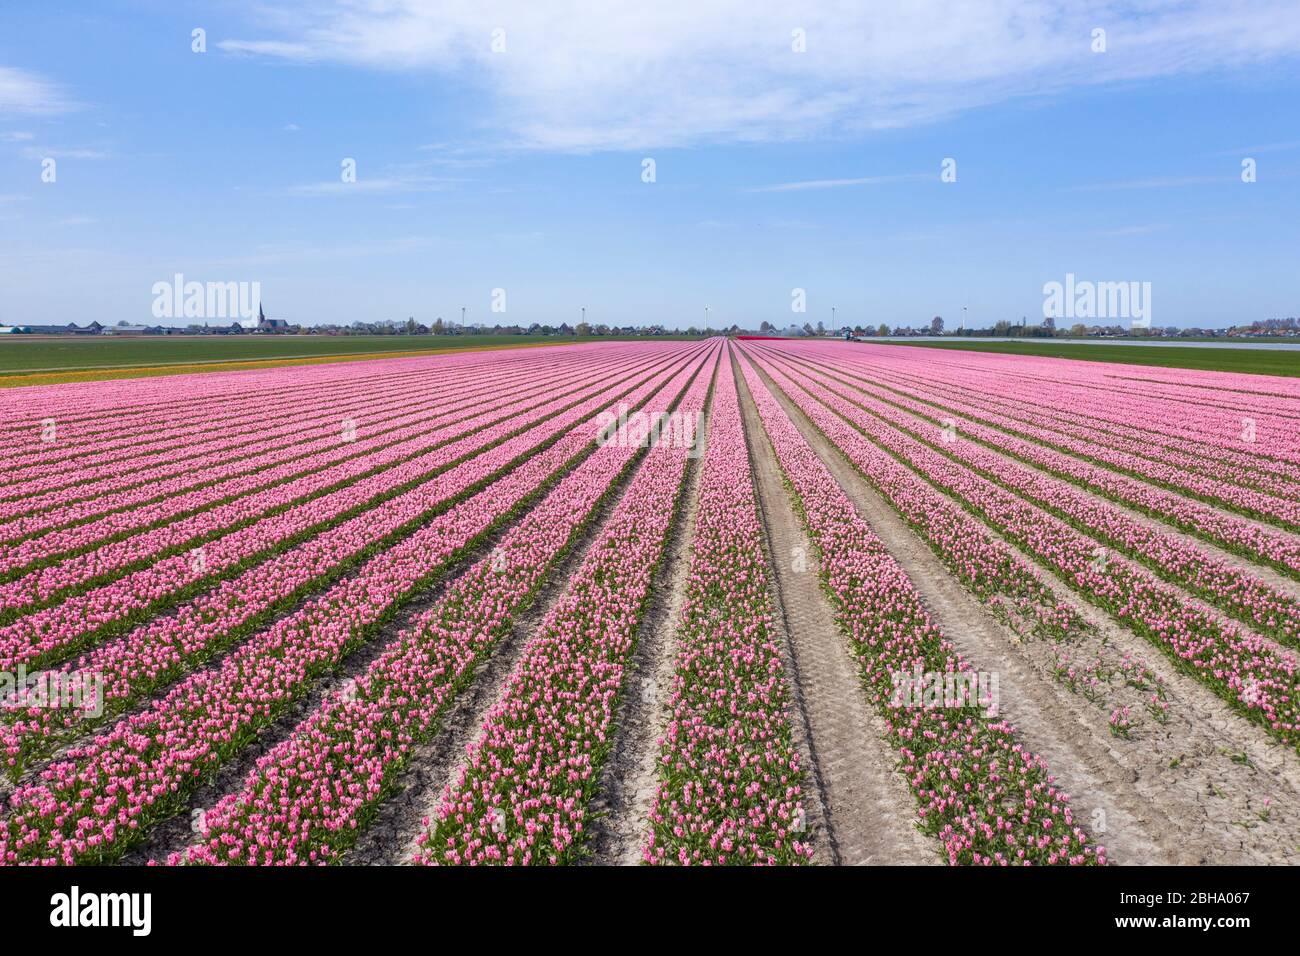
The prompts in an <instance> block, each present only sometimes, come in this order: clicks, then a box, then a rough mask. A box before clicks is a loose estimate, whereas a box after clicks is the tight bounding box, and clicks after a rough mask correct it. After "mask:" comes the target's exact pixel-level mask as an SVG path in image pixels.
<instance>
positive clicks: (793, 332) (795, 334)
mask: <svg viewBox="0 0 1300 956" xmlns="http://www.w3.org/2000/svg"><path fill="white" fill-rule="evenodd" d="M781 334H782V335H784V336H786V337H787V338H792V339H802V338H804V337H806V336H807V335H808V333H807V332H805V331H804V330H803V329H801V328H800V327H799V326H797V325H792V326H790V327H789V328H788V329H786V330H785V331H784V332H782V333H781Z"/></svg>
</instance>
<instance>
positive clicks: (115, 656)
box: [0, 363, 675, 774]
mask: <svg viewBox="0 0 1300 956" xmlns="http://www.w3.org/2000/svg"><path fill="white" fill-rule="evenodd" d="M674 364H675V363H674ZM671 374H672V369H671V368H667V369H661V370H659V371H658V372H656V373H655V374H654V375H653V376H651V377H650V378H649V379H648V380H645V381H643V382H642V383H641V384H639V385H637V386H636V387H635V388H634V389H632V390H630V391H629V392H628V393H626V395H625V396H620V395H618V394H617V393H614V394H611V393H609V392H601V393H599V394H596V395H594V396H592V397H591V398H589V399H588V400H587V401H585V402H583V403H581V404H579V405H574V406H571V407H569V408H568V409H567V410H564V409H561V408H558V407H557V408H556V409H554V410H553V413H552V417H550V418H549V419H547V420H545V421H543V422H541V423H539V424H537V425H534V426H533V427H532V428H530V429H528V430H526V431H524V432H522V433H520V434H518V435H516V436H514V437H512V438H509V439H507V440H505V441H502V442H501V443H500V444H497V445H495V446H493V447H491V448H489V449H486V450H482V451H480V452H479V453H478V454H476V455H474V456H472V457H469V458H467V459H466V460H464V461H462V462H461V463H460V464H459V465H456V466H455V467H454V468H452V469H451V470H449V471H447V472H445V473H444V474H443V475H441V476H440V478H439V480H437V481H433V482H429V483H427V484H425V485H424V486H422V487H419V488H417V489H414V490H413V491H411V492H408V493H407V494H405V495H402V496H401V497H399V498H395V499H393V500H391V501H390V502H388V504H386V506H385V507H384V508H383V509H379V510H375V511H371V512H367V513H365V514H362V515H359V516H357V517H355V518H353V519H351V520H349V521H347V522H345V523H344V524H342V525H340V526H338V527H337V528H336V529H334V530H333V531H331V532H328V533H327V534H325V535H322V536H320V537H319V538H317V539H315V541H313V542H309V543H308V545H309V546H308V545H305V546H303V547H300V548H298V549H295V550H294V551H289V552H286V553H285V554H283V555H281V556H280V557H279V558H278V559H277V560H275V561H272V562H269V563H268V564H267V565H265V566H262V567H261V568H258V567H255V568H252V569H249V570H247V571H245V572H244V573H243V574H241V575H239V576H238V577H235V578H232V579H230V580H227V581H223V582H221V583H220V584H219V585H218V586H217V587H216V588H214V589H213V590H211V591H209V592H207V593H205V594H204V595H202V596H200V597H199V598H198V599H196V600H194V601H192V602H190V603H188V604H186V605H184V606H183V607H182V608H181V609H180V611H179V612H178V613H176V614H174V615H169V616H166V617H160V618H156V619H154V620H152V621H148V622H146V623H144V624H141V625H140V626H138V627H136V628H135V629H134V630H133V631H131V632H130V633H128V634H126V635H124V636H123V637H121V638H120V639H117V640H114V641H111V642H108V643H106V644H104V645H102V646H101V647H99V648H97V649H96V650H94V651H92V652H90V653H89V654H86V655H84V656H83V657H82V658H81V659H79V660H78V661H76V663H75V664H71V665H66V666H65V667H64V668H63V669H62V672H63V673H67V674H69V675H72V676H73V677H76V678H82V677H85V678H94V679H96V680H97V681H98V683H99V684H100V685H102V688H103V700H102V710H103V714H102V715H101V716H100V717H99V718H97V719H96V720H94V721H92V720H91V719H90V718H89V717H87V716H86V715H85V714H83V713H81V712H80V711H78V710H75V709H56V708H50V707H39V706H38V707H24V706H22V704H23V700H22V698H21V697H19V698H18V699H16V700H14V701H13V702H12V705H13V706H12V707H11V708H10V709H9V710H8V712H7V713H6V714H5V715H4V716H5V724H4V725H3V726H0V741H2V742H3V746H4V752H5V755H6V759H7V761H8V765H9V767H10V771H11V773H15V774H16V773H20V772H21V771H22V769H23V768H24V767H25V766H26V765H28V764H29V763H30V762H31V761H32V760H33V759H36V758H39V757H42V756H46V755H48V754H49V753H50V752H51V751H52V750H53V749H54V748H56V747H57V746H59V745H60V744H61V743H62V742H63V740H64V738H66V737H67V736H68V735H70V734H79V733H83V732H84V730H85V728H86V727H87V726H88V725H93V723H96V722H98V721H99V720H102V719H104V718H106V717H111V716H113V715H116V714H118V713H121V712H123V711H124V710H126V709H127V708H128V707H129V706H131V705H133V704H134V703H136V702H138V701H139V700H141V699H143V698H144V697H145V696H146V695H147V694H149V693H150V692H152V691H153V689H154V688H156V687H159V686H163V685H165V684H166V683H168V682H170V681H173V680H175V679H176V678H177V677H178V676H179V675H180V674H183V673H185V672H186V671H188V670H190V669H191V668H193V667H194V666H196V665H199V664H202V663H203V662H204V661H206V660H208V659H210V658H211V657H212V656H213V655H214V654H216V653H217V652H219V651H221V650H223V649H225V648H228V647H230V646H232V645H233V644H234V643H236V642H237V641H239V640H241V639H242V638H243V637H245V636H247V635H248V634H251V633H253V632H254V631H255V630H256V629H257V628H259V627H262V626H264V625H265V624H266V623H267V622H269V621H270V620H271V619H272V618H273V617H274V615H275V614H276V613H278V612H279V611H281V610H283V609H284V608H285V607H288V606H292V605H293V604H294V603H295V602H298V601H300V600H302V598H303V596H304V595H306V594H310V593H314V592H318V591H320V590H321V589H322V588H324V587H327V586H329V585H330V584H331V583H332V582H333V581H334V580H336V579H337V578H338V577H339V575H341V574H342V573H344V572H345V571H347V570H348V569H350V568H352V567H354V566H356V565H357V564H358V563H359V562H361V561H363V560H365V559H366V558H367V557H369V556H370V555H372V554H374V553H376V552H377V551H379V550H380V549H382V548H384V547H387V546H389V545H391V544H392V543H393V542H395V541H400V540H401V538H402V536H403V535H407V534H409V533H410V532H411V531H412V530H413V529H415V528H417V527H418V526H420V525H421V524H422V523H425V522H427V521H429V520H430V518H431V517H433V516H435V515H439V514H441V513H442V512H444V511H446V509H447V508H448V507H450V506H452V505H453V504H456V503H457V502H458V501H459V502H461V503H460V504H459V505H457V507H458V508H463V507H467V505H466V504H465V503H464V499H465V498H466V496H468V495H470V494H473V493H474V491H475V490H476V489H477V488H479V487H481V486H482V485H483V484H484V483H485V482H490V481H492V480H493V479H494V478H496V477H497V476H498V475H499V474H501V473H503V472H505V471H508V470H509V469H510V468H512V467H514V466H515V465H517V464H518V462H519V461H520V460H523V459H526V458H528V456H529V455H536V454H538V453H539V451H540V450H541V449H542V448H544V447H545V446H546V445H547V444H548V443H551V442H555V441H556V439H557V437H559V436H565V435H566V432H568V435H567V436H566V437H564V438H563V439H562V442H567V444H563V445H562V448H561V451H563V450H564V448H568V447H570V446H571V445H572V443H573V442H574V441H575V440H577V438H578V437H582V436H581V435H580V434H578V433H579V432H580V431H581V429H582V428H583V427H585V428H586V437H587V438H588V440H590V438H591V437H592V434H593V433H594V432H593V429H592V428H591V426H590V425H589V424H588V425H587V426H579V425H578V424H577V423H580V422H590V419H591V416H593V415H595V414H596V413H597V412H598V411H600V410H601V409H602V408H605V407H606V406H607V405H608V404H609V403H610V402H612V401H616V400H619V399H620V398H622V399H624V400H627V399H628V398H632V397H642V396H644V395H645V394H648V391H653V390H654V389H656V388H658V387H659V386H660V385H661V384H662V383H663V381H664V380H665V379H666V378H667V377H668V376H669V375H671ZM575 436H576V437H575ZM552 447H554V446H552ZM559 453H560V452H553V451H552V450H551V449H547V450H546V451H545V453H544V454H545V455H552V456H553V455H554V454H559ZM497 485H500V480H498V481H497V482H496V485H489V487H496V486H497ZM471 500H473V499H471ZM71 679H72V678H71V677H70V680H71Z"/></svg>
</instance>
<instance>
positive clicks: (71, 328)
mask: <svg viewBox="0 0 1300 956" xmlns="http://www.w3.org/2000/svg"><path fill="white" fill-rule="evenodd" d="M746 334H748V335H753V334H758V335H771V336H780V337H784V338H807V337H815V338H838V339H848V340H853V341H863V340H866V339H871V338H911V337H918V336H927V337H930V336H943V337H945V338H947V337H953V338H958V337H971V338H1072V339H1090V338H1091V339H1108V338H1164V339H1173V338H1179V339H1220V338H1222V339H1242V338H1246V339H1259V338H1265V339H1272V338H1300V318H1296V317H1294V316H1292V317H1288V318H1285V319H1266V320H1264V321H1259V322H1252V323H1250V324H1249V325H1233V326H1227V327H1223V328H1213V329H1203V328H1178V327H1177V326H1166V327H1163V328H1159V327H1153V328H1125V327H1124V326H1122V325H1084V324H1082V323H1075V324H1074V325H1071V326H1070V327H1069V328H1065V327H1059V328H1058V327H1057V325H1056V323H1055V322H1054V321H1053V320H1052V319H1045V320H1044V321H1043V322H1041V323H1035V324H1033V325H1031V324H1029V323H1028V321H1027V320H1026V319H1021V321H1020V322H1018V323H1017V322H1009V321H1005V320H1003V321H1000V322H997V323H995V324H994V325H992V326H989V327H986V328H978V329H977V328H971V329H967V328H965V327H964V324H963V326H962V327H959V328H956V329H952V328H947V327H946V323H945V322H944V319H943V318H942V317H941V316H937V315H936V316H934V318H932V319H931V320H930V321H929V322H928V323H922V324H920V325H918V326H915V327H913V326H904V325H895V326H890V325H888V324H887V323H883V322H882V323H880V324H879V325H855V326H848V325H839V326H833V327H827V326H826V325H825V324H823V323H822V322H817V323H816V324H813V323H811V322H805V323H803V324H802V325H800V324H797V323H796V324H792V325H788V326H784V327H782V326H777V325H774V324H772V323H770V322H763V323H761V324H760V325H759V327H758V328H757V329H756V330H755V329H745V328H741V327H740V326H739V325H732V326H730V327H729V328H720V329H715V328H712V327H709V326H702V327H697V326H691V327H690V328H687V329H668V328H665V327H664V326H663V325H648V326H638V325H623V326H615V325H606V324H604V323H587V322H578V323H576V324H574V325H569V324H568V323H567V322H562V323H560V324H559V325H543V324H541V323H537V322H534V323H532V324H531V325H528V326H523V325H499V324H497V325H485V324H480V323H460V322H450V321H448V322H444V321H443V319H442V318H438V319H436V320H435V321H434V322H433V323H432V324H431V325H425V324H424V323H423V322H417V321H416V320H415V318H414V317H411V318H408V319H407V320H406V321H405V322H397V321H391V320H388V321H382V322H353V323H352V324H351V325H334V324H322V325H301V324H298V323H292V322H289V321H287V320H285V319H268V318H267V317H266V314H265V312H264V311H263V310H262V308H261V307H260V306H259V308H258V315H257V318H255V319H247V320H243V321H238V322H228V323H226V322H223V323H219V324H210V323H207V322H204V323H203V324H198V323H192V324H190V325H186V326H169V325H134V324H131V323H129V322H125V321H123V322H118V323H117V324H116V325H103V324H101V323H99V322H90V323H88V324H86V325H77V324H76V323H75V322H69V323H67V324H66V325H0V335H60V336H86V335H118V336H147V335H161V336H177V335H181V336H194V335H332V336H333V335H498V336H505V335H527V336H577V337H590V336H618V337H630V336H663V335H691V336H694V335H746Z"/></svg>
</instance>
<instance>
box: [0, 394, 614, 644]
mask: <svg viewBox="0 0 1300 956" xmlns="http://www.w3.org/2000/svg"><path fill="white" fill-rule="evenodd" d="M608 384H609V383H608V382H603V381H602V382H598V383H592V384H589V385H588V386H587V387H586V388H585V389H583V390H582V391H581V392H579V393H578V394H577V395H575V396H566V397H563V398H559V399H556V400H555V401H554V403H553V404H551V405H549V406H544V407H542V408H540V409H537V410H534V411H532V412H529V413H526V414H525V415H523V416H521V418H520V420H516V419H515V418H513V417H507V418H505V419H503V420H499V421H497V423H496V424H494V425H487V427H483V428H481V430H480V428H479V426H482V425H486V422H479V421H478V420H477V419H471V420H470V421H469V422H466V423H464V426H463V429H462V430H464V431H466V432H468V434H466V435H465V436H464V437H460V438H454V436H438V437H443V438H446V437H453V438H454V440H452V441H450V442H440V441H436V442H435V446H434V447H433V449H432V450H430V451H427V452H425V453H423V454H421V455H419V456H418V457H416V458H412V459H409V460H408V461H406V462H405V463H403V464H400V465H393V466H391V467H388V468H385V469H380V470H377V471H374V473H373V474H371V475H370V477H368V478H364V479H361V480H359V481H356V482H355V483H353V484H348V485H345V486H344V487H342V488H341V489H339V490H337V491H333V492H330V493H329V494H327V495H325V496H323V497H318V498H311V499H309V500H307V501H306V502H305V503H303V504H300V505H296V506H293V507H291V508H289V509H288V510H286V511H282V512H279V513H273V514H272V515H270V516H269V517H266V518H263V519H261V520H258V521H255V522H253V523H251V524H247V525H245V526H244V527H241V528H239V529H238V530H236V531H233V532H231V533H229V534H226V535H224V536H223V537H220V538H217V539H215V540H213V541H209V542H207V543H205V544H204V545H203V546H202V549H201V550H200V551H199V552H198V553H197V554H195V553H177V554H172V555H171V556H170V557H165V558H162V559H161V560H159V561H157V562H156V563H153V564H147V565H146V566H145V567H143V568H141V569H139V570H136V571H133V572H131V573H129V574H127V575H126V576H125V577H121V578H118V579H117V580H113V581H111V582H109V583H107V584H104V585H102V586H100V587H97V588H93V589H91V590H88V591H85V592H84V593H76V594H74V595H73V596H70V597H67V598H65V599H64V600H62V601H61V602H60V603H58V604H55V605H53V606H51V607H46V608H42V609H41V610H38V611H35V612H32V613H30V614H26V615H24V616H22V617H20V618H18V619H17V620H15V621H12V622H10V623H8V624H6V625H4V626H3V627H0V667H12V666H13V665H15V664H17V663H25V664H28V665H31V666H47V665H48V664H50V663H55V662H57V661H58V660H59V659H62V658H65V657H66V656H67V654H68V652H69V651H72V650H75V649H77V648H79V647H84V646H87V645H89V644H91V643H94V642H95V641H98V640H102V639H104V638H105V637H111V636H113V635H115V634H120V633H122V632H123V631H125V630H127V629H129V628H131V627H133V626H135V625H137V624H139V623H142V622H143V621H146V620H148V619H149V618H150V617H152V616H154V615H155V614H157V613H158V612H159V611H160V610H162V609H163V608H164V607H167V606H169V605H171V604H174V603H175V602H177V601H178V600H183V599H184V598H185V597H186V596H187V595H190V594H193V593H196V592H198V591H199V590H201V589H206V588H210V587H212V585H213V584H215V583H218V582H220V581H221V580H223V579H224V578H225V577H227V576H228V575H230V574H235V573H239V572H242V571H245V570H246V569H247V568H248V567H249V566H250V565H254V564H256V565H258V566H259V568H264V570H261V569H259V570H255V571H254V572H253V574H254V576H256V577H257V579H258V581H259V587H260V589H262V590H278V588H277V587H276V586H277V585H278V584H281V583H282V582H285V581H287V580H290V579H292V580H295V581H299V582H301V581H305V580H310V579H312V578H315V577H318V576H320V574H322V573H324V571H325V570H326V569H328V568H329V567H331V566H332V565H334V564H336V563H337V562H338V561H339V560H341V559H342V556H343V555H345V554H350V553H353V552H355V551H357V550H358V549H360V548H362V547H365V546H366V545H367V543H368V542H369V540H370V539H371V538H372V537H373V535H374V533H375V532H376V530H377V526H378V525H383V526H384V527H385V528H394V527H397V526H398V525H400V524H403V523H405V522H406V521H408V520H410V518H411V516H412V513H413V512H414V513H422V512H423V510H424V508H425V506H426V502H427V501H428V499H429V497H430V495H433V496H434V497H435V498H437V497H439V496H440V494H439V489H438V485H439V483H438V482H437V481H436V480H434V479H436V478H437V476H438V475H439V473H441V472H442V471H444V470H446V469H447V468H448V467H450V466H452V465H454V464H455V463H456V462H458V461H460V460H461V459H463V458H465V457H466V456H467V455H471V454H474V453H476V452H480V451H481V450H482V449H485V448H491V447H492V446H494V445H496V444H497V443H498V442H501V441H502V440H503V439H505V438H507V437H509V436H510V435H512V434H514V433H516V432H519V431H521V430H523V429H527V428H531V427H534V426H536V425H538V424H539V423H541V424H542V425H545V424H546V423H547V421H548V419H549V417H550V416H551V415H553V414H554V413H555V412H557V411H559V410H562V409H563V408H564V407H565V406H566V405H567V404H571V403H577V402H582V401H584V400H586V401H600V399H601V396H602V395H603V394H604V390H605V387H606V386H607V385H608ZM486 417H487V418H488V419H489V420H493V419H497V418H498V417H499V416H498V415H497V414H496V413H492V414H490V415H489V416H486ZM394 496H396V497H394ZM380 503H383V505H384V507H383V508H382V513H381V514H379V515H378V516H374V517H372V516H371V515H370V514H368V513H367V512H368V511H371V510H372V509H374V508H375V506H376V505H377V504H380ZM162 533H163V534H165V533H166V532H165V531H164V532H162ZM304 539H305V540H304ZM269 558H276V560H275V561H273V562H270V563H269V564H268V562H267V559H269Z"/></svg>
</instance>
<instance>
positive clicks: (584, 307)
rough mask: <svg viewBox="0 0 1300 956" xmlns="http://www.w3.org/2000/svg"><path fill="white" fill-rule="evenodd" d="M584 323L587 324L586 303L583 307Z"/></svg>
mask: <svg viewBox="0 0 1300 956" xmlns="http://www.w3.org/2000/svg"><path fill="white" fill-rule="evenodd" d="M582 324H583V325H586V324H587V307H586V306H585V305H584V306H583V307H582Z"/></svg>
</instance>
